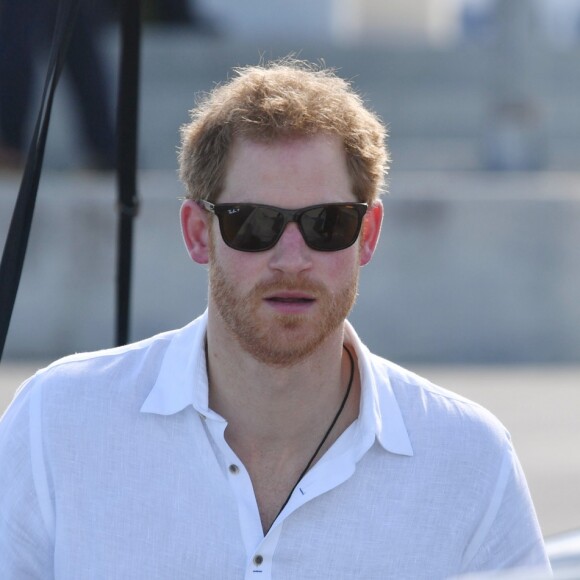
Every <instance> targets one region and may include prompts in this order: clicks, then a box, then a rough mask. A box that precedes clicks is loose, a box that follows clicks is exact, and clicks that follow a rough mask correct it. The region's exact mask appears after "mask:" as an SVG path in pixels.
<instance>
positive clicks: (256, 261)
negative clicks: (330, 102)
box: [209, 135, 360, 366]
mask: <svg viewBox="0 0 580 580" xmlns="http://www.w3.org/2000/svg"><path fill="white" fill-rule="evenodd" d="M353 201H357V200H356V199H355V198H354V195H353V194H352V186H351V180H350V177H349V175H348V172H347V167H346V159H345V153H344V150H343V147H342V144H341V142H340V140H339V139H338V138H336V137H333V136H328V135H317V136H312V137H303V138H294V139H285V140H279V141H275V142H273V143H268V144H266V143H260V142H255V141H249V140H238V141H236V142H235V144H234V147H233V149H232V152H231V155H230V159H229V162H228V169H227V174H226V181H225V187H224V190H223V193H222V195H221V196H220V198H219V200H218V203H234V202H237V203H240V202H251V203H261V204H268V205H273V206H277V207H282V208H289V209H295V208H301V207H305V206H309V205H314V204H321V203H332V202H353ZM210 219H211V220H212V227H211V230H210V238H209V250H210V258H209V279H210V312H211V311H212V310H213V309H215V312H216V314H217V316H218V318H219V319H221V321H222V322H223V324H224V326H225V328H226V329H227V331H228V332H229V333H230V334H231V335H232V336H233V337H234V338H235V339H236V340H237V341H238V343H239V344H240V346H241V347H242V348H243V349H244V350H245V351H247V352H248V353H249V354H250V355H252V356H253V357H254V358H256V359H257V360H260V361H262V362H265V363H267V364H271V365H282V366H289V365H292V364H295V363H297V362H298V361H300V360H302V359H303V358H304V357H306V356H308V355H309V354H310V353H312V352H313V351H314V350H315V349H316V348H317V347H318V346H319V345H320V344H321V343H323V342H324V341H325V339H327V338H328V337H329V336H330V335H332V334H333V333H336V332H342V323H343V321H344V319H345V318H346V316H347V314H348V312H349V311H350V309H351V308H352V306H353V304H354V301H355V297H356V293H357V284H358V273H359V266H360V263H359V262H360V261H359V248H360V246H359V244H358V243H355V244H354V245H353V246H351V247H349V248H347V249H345V250H340V251H337V252H319V251H316V250H312V249H310V248H309V247H308V246H307V245H306V243H305V242H304V239H303V238H302V235H301V233H300V231H299V229H298V226H297V224H295V223H290V224H288V226H287V227H286V229H285V230H284V233H283V234H282V237H281V238H280V240H279V241H278V243H277V244H276V246H275V247H274V248H272V249H270V250H267V251H264V252H256V253H247V252H240V251H237V250H234V249H232V248H229V247H228V246H226V245H225V244H224V242H223V240H222V238H221V235H220V232H219V227H218V224H217V219H216V218H215V217H213V216H211V217H210Z"/></svg>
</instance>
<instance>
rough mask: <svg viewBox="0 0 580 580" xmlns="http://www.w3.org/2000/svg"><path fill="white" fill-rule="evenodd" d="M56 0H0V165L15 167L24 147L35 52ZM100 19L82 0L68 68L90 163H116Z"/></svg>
mask: <svg viewBox="0 0 580 580" xmlns="http://www.w3.org/2000/svg"><path fill="white" fill-rule="evenodd" d="M58 2H59V0H0V15H1V16H0V79H1V83H0V167H5V168H10V167H13V168H17V167H18V166H20V165H21V164H22V162H23V159H24V156H25V154H26V151H27V148H28V138H29V128H30V127H29V119H30V114H31V102H32V101H33V98H32V96H33V86H34V84H35V83H34V81H35V69H34V61H35V57H36V56H37V52H38V50H39V49H40V48H42V47H44V46H45V45H46V44H47V42H48V43H49V42H50V40H51V37H52V31H53V28H54V23H55V19H56V13H57V9H58ZM98 48H99V47H98V19H97V18H96V12H95V13H93V5H92V3H88V4H87V2H84V1H83V2H82V3H81V4H80V7H79V12H78V16H77V19H76V21H75V28H74V30H73V34H72V37H71V42H70V46H69V50H68V54H67V62H66V65H67V70H68V72H69V73H70V79H71V81H72V83H73V89H74V91H75V97H76V101H77V103H78V107H79V113H80V118H81V127H82V131H83V133H84V137H85V142H86V145H87V148H88V150H89V162H88V165H89V166H90V167H92V168H95V169H113V168H114V166H115V132H114V119H113V112H112V106H111V100H110V95H109V94H108V90H107V87H108V80H107V78H106V73H105V65H104V63H103V60H102V58H101V55H100V54H99V50H98Z"/></svg>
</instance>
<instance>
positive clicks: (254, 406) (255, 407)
mask: <svg viewBox="0 0 580 580" xmlns="http://www.w3.org/2000/svg"><path fill="white" fill-rule="evenodd" d="M218 336H219V331H218V333H216V332H215V328H212V326H211V324H210V325H208V335H207V339H208V342H207V360H208V378H209V406H210V408H211V409H213V410H214V411H216V412H217V413H219V414H220V415H221V416H222V417H224V419H226V420H227V421H228V426H227V429H226V432H225V437H226V441H227V443H228V444H229V445H230V447H231V448H232V450H233V451H234V452H235V453H236V455H237V456H238V457H239V458H240V460H241V461H242V462H243V464H244V465H245V467H246V469H247V470H248V472H249V474H250V478H251V480H252V485H253V488H254V493H255V496H256V501H257V504H258V508H259V511H260V518H261V521H262V526H263V529H264V531H265V532H266V531H267V530H268V529H269V528H270V526H271V525H272V523H273V522H274V520H275V518H276V515H277V514H278V511H279V510H280V508H281V506H282V505H284V502H285V500H286V498H287V497H288V495H289V493H290V492H291V490H292V488H293V486H294V485H295V484H296V482H297V480H298V479H299V477H300V475H301V473H302V472H303V470H304V469H305V467H306V466H307V465H308V463H309V461H310V460H311V458H312V457H313V454H314V453H315V451H316V449H317V447H318V445H319V444H320V443H321V441H322V440H323V438H324V436H325V433H326V431H327V430H328V429H329V427H330V425H331V424H332V422H333V420H334V418H335V416H336V415H337V412H338V410H339V409H340V407H341V403H342V402H343V400H344V399H345V395H346V392H347V389H348V386H349V380H350V376H351V372H352V373H353V384H352V388H351V391H350V393H349V396H348V398H347V400H346V404H345V406H344V408H343V409H342V411H341V412H340V414H339V416H338V419H337V421H336V424H335V425H334V427H333V428H332V430H331V431H330V433H329V435H328V437H327V439H326V440H325V441H324V444H323V446H322V448H321V449H320V451H319V452H318V453H316V455H315V457H314V460H313V462H312V465H314V464H315V463H316V461H318V460H319V459H320V458H321V457H322V456H323V455H324V453H325V452H326V451H327V450H328V449H329V448H330V447H331V446H332V444H333V443H334V442H335V441H336V439H337V438H338V437H339V436H340V434H341V433H342V432H343V431H344V430H345V429H346V428H347V427H348V426H349V425H350V424H351V423H352V422H353V421H354V420H355V419H356V418H357V416H358V408H359V401H360V381H359V373H358V369H357V365H356V356H355V353H354V349H352V348H351V349H350V351H351V353H352V355H353V363H352V365H353V366H351V360H350V357H349V356H348V354H347V353H346V352H345V351H344V348H343V329H342V328H341V329H339V331H338V332H337V333H335V334H334V335H331V336H330V337H328V340H326V341H325V342H324V343H323V344H322V345H321V346H320V347H319V348H318V349H317V350H316V351H315V352H314V353H312V354H311V356H309V357H306V358H305V359H303V360H301V361H300V362H298V363H296V364H294V365H292V366H289V367H280V366H271V365H268V364H265V363H263V362H260V361H257V360H256V359H255V358H253V357H251V356H250V355H248V354H247V353H246V352H245V351H243V350H242V349H241V347H240V346H239V344H238V343H237V342H236V341H235V340H233V339H232V338H228V340H226V341H225V342H224V343H222V344H220V342H221V341H220V340H218V339H217V338H218Z"/></svg>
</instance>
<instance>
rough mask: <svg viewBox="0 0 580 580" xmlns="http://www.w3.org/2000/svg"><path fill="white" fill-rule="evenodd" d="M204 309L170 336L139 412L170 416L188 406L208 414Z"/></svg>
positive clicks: (205, 319)
mask: <svg viewBox="0 0 580 580" xmlns="http://www.w3.org/2000/svg"><path fill="white" fill-rule="evenodd" d="M206 329H207V310H206V311H205V312H204V313H203V314H202V315H201V316H200V317H199V318H196V319H195V320H194V321H193V322H191V323H190V324H188V325H187V326H185V327H184V328H182V329H180V330H178V331H176V332H175V334H174V335H173V338H172V339H171V342H170V344H169V346H168V347H167V351H166V352H165V355H164V357H163V361H162V363H161V368H160V370H159V374H158V375H157V380H156V381H155V384H154V385H153V388H152V389H151V392H150V393H149V395H148V396H147V398H146V399H145V402H144V403H143V405H142V407H141V412H142V413H156V414H158V415H173V414H174V413H179V411H182V410H183V409H185V408H186V407H187V406H188V405H193V407H194V408H195V409H196V410H197V411H198V412H200V413H202V414H208V413H210V411H209V405H208V382H207V368H206V363H205V334H206Z"/></svg>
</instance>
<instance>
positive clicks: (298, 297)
mask: <svg viewBox="0 0 580 580" xmlns="http://www.w3.org/2000/svg"><path fill="white" fill-rule="evenodd" d="M265 300H267V301H269V302H281V303H288V304H296V303H308V302H314V300H315V299H314V297H312V296H308V295H305V294H292V293H283V294H274V295H271V296H266V297H265Z"/></svg>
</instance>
